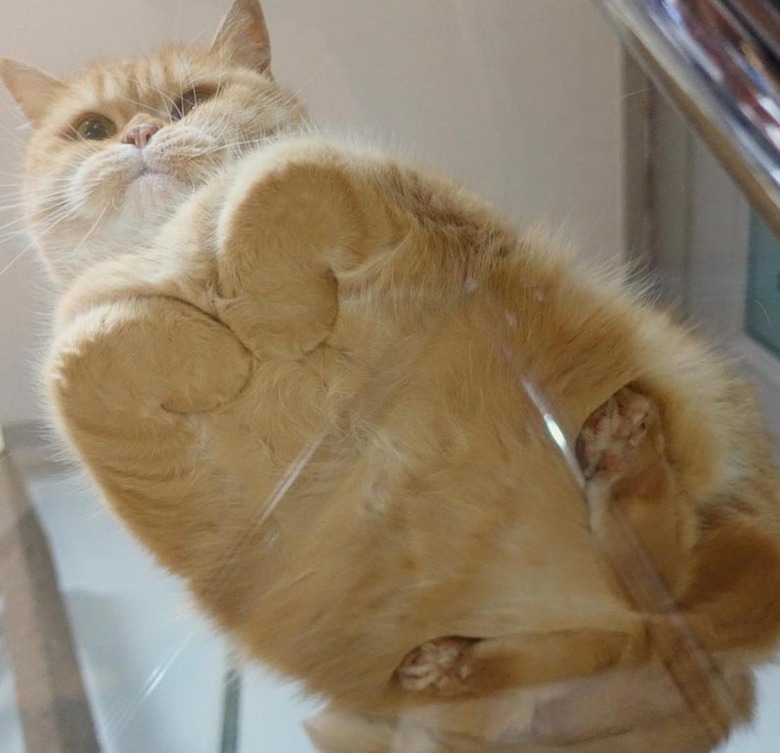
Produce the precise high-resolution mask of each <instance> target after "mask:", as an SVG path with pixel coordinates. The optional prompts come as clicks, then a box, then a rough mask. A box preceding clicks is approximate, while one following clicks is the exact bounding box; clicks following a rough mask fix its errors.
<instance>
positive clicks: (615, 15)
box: [595, 0, 780, 233]
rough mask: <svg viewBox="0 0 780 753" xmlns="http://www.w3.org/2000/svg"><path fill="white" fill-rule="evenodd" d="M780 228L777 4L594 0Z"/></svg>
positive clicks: (724, 0)
mask: <svg viewBox="0 0 780 753" xmlns="http://www.w3.org/2000/svg"><path fill="white" fill-rule="evenodd" d="M595 2H596V4H597V5H598V6H600V7H601V8H602V9H603V10H604V11H605V12H606V14H607V15H608V17H609V18H610V19H611V20H612V22H613V23H614V24H615V26H616V28H617V30H618V33H619V34H620V36H621V38H622V39H623V41H624V43H625V45H626V46H627V47H628V49H629V50H630V51H631V53H632V54H633V55H634V56H635V57H636V59H637V60H638V61H639V62H640V63H641V64H642V66H643V67H644V68H645V69H646V71H647V73H648V74H649V75H650V77H651V78H652V79H654V81H655V82H656V83H657V84H658V85H659V86H660V87H661V89H662V90H663V91H665V92H666V94H667V95H669V96H670V97H671V99H672V100H673V101H674V102H675V103H676V105H677V106H678V107H679V108H680V109H681V110H682V111H683V113H684V114H685V116H686V117H687V119H688V121H689V122H690V123H691V124H692V125H693V126H694V127H695V128H696V129H697V130H698V131H699V133H700V134H701V135H702V136H703V137H704V138H705V139H706V140H707V141H708V142H709V143H710V145H711V146H712V147H713V149H714V151H715V152H716V154H717V155H718V156H719V157H720V159H721V161H722V162H723V163H724V165H725V166H726V168H727V169H728V170H729V171H730V173H731V174H732V176H733V177H734V178H735V179H736V180H737V182H738V183H740V184H741V186H742V187H743V188H744V190H745V191H746V193H747V194H748V197H749V198H750V199H751V201H752V202H753V204H754V205H755V206H756V208H757V209H758V211H759V212H761V214H762V215H763V216H764V217H765V219H766V220H767V222H768V223H769V224H770V225H771V226H772V228H773V229H774V231H775V232H776V233H780V36H778V34H779V33H780V9H779V8H778V5H777V4H776V3H775V2H773V0H595Z"/></svg>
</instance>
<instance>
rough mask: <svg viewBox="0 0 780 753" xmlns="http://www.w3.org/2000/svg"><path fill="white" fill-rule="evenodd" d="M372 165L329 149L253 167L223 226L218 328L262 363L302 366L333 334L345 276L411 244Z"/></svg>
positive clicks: (260, 161) (316, 145) (270, 152)
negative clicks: (277, 360) (402, 243)
mask: <svg viewBox="0 0 780 753" xmlns="http://www.w3.org/2000/svg"><path fill="white" fill-rule="evenodd" d="M377 169H378V168H377V166H376V165H372V164H371V161H370V159H369V158H368V157H364V156H362V155H356V154H355V153H352V152H350V151H347V150H344V149H341V148H339V147H336V146H332V145H330V144H328V143H327V142H325V141H323V140H322V139H313V138H312V139H297V140H290V141H288V142H282V143H280V144H278V145H276V146H274V147H269V148H268V149H266V150H264V151H261V152H259V153H258V154H257V155H255V156H253V157H250V158H249V159H248V160H247V163H246V164H245V165H244V166H243V168H242V169H241V171H240V172H239V174H238V175H237V177H236V179H235V180H234V182H233V186H232V188H231V189H230V191H229V192H228V194H227V196H226V199H225V201H224V204H223V207H222V209H221V212H220V219H219V222H218V226H217V243H218V248H219V252H218V284H217V288H218V290H217V294H218V299H217V307H218V310H219V315H220V318H221V319H222V320H223V321H224V322H225V323H227V325H228V326H229V327H230V328H231V329H232V330H233V331H234V332H235V333H236V334H237V335H238V336H239V338H240V339H241V340H242V342H243V343H244V344H245V345H246V346H247V347H248V348H249V349H250V350H251V351H253V352H254V353H255V354H256V355H258V356H260V357H264V356H268V355H281V356H283V357H290V358H299V357H302V356H303V355H305V354H306V353H308V352H310V351H311V350H313V349H314V348H316V347H317V346H318V345H319V344H321V343H322V342H323V341H325V340H326V338H327V337H328V335H329V334H330V333H331V331H332V329H333V327H334V323H335V321H336V318H337V316H338V310H339V286H340V284H342V282H343V279H342V278H343V276H344V275H345V274H347V273H349V271H350V270H353V269H354V268H355V267H356V266H357V265H358V264H360V262H361V261H363V260H364V259H366V258H367V257H368V256H371V255H372V254H377V253H379V252H381V251H382V250H383V249H388V248H391V247H392V246H393V244H394V243H396V242H397V241H398V238H399V237H401V236H402V235H403V229H402V226H403V218H402V214H401V213H400V212H397V211H394V210H393V208H392V207H391V206H390V205H389V203H388V202H387V201H385V200H384V199H383V197H382V196H381V194H380V192H379V191H378V190H377V187H376V182H375V181H374V180H372V171H373V172H375V171H376V170H377Z"/></svg>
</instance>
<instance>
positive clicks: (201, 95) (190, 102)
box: [171, 88, 213, 120]
mask: <svg viewBox="0 0 780 753" xmlns="http://www.w3.org/2000/svg"><path fill="white" fill-rule="evenodd" d="M212 95H213V92H210V91H209V90H207V89H201V88H195V89H191V90H190V91H188V92H184V94H182V95H181V96H180V97H179V99H177V100H176V101H175V102H174V103H173V106H172V107H171V117H172V118H173V119H174V120H180V119H181V118H183V117H184V116H185V115H188V114H189V113H190V112H192V111H193V110H194V109H195V108H196V107H197V106H198V105H199V104H200V103H201V102H203V101H205V100H207V99H208V98H209V97H211V96H212Z"/></svg>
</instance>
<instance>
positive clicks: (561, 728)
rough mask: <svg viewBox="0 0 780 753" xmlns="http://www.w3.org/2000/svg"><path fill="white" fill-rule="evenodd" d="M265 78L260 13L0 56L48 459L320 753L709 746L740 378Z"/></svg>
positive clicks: (725, 722)
mask: <svg viewBox="0 0 780 753" xmlns="http://www.w3.org/2000/svg"><path fill="white" fill-rule="evenodd" d="M270 63H271V55H270V41H269V35H268V31H267V28H266V25H265V22H264V19H263V14H262V11H261V9H260V7H259V5H257V3H256V2H255V0H235V2H234V4H233V5H232V7H231V9H230V10H229V12H228V14H227V16H226V17H225V20H224V21H223V23H222V25H221V26H220V29H219V31H218V32H217V35H216V37H215V39H214V42H213V43H212V44H211V46H209V47H205V48H200V47H197V46H188V47H174V46H172V47H168V48H166V49H164V50H162V51H161V52H159V53H157V54H154V55H150V56H147V57H144V58H140V59H138V60H132V61H119V62H108V63H98V64H94V65H91V66H89V67H87V68H85V69H84V70H83V71H81V72H79V73H77V74H76V75H75V76H73V77H71V78H70V79H68V80H66V81H60V80H58V79H55V78H53V77H51V76H49V75H48V74H45V73H43V72H41V71H39V70H38V69H36V68H33V67H31V66H29V65H26V64H23V63H19V62H16V61H10V60H3V61H2V62H0V77H2V79H3V81H4V82H5V84H6V86H7V87H8V89H9V90H10V92H11V93H12V95H13V96H14V97H15V99H16V100H17V102H18V103H19V105H20V107H21V109H22V110H23V112H24V113H25V114H26V116H27V118H28V119H29V120H30V122H31V123H32V125H33V131H32V135H31V137H30V141H29V145H28V147H27V161H26V177H25V185H24V189H23V202H24V215H25V218H26V222H27V227H28V229H29V232H30V235H31V236H32V238H33V240H34V242H35V243H36V245H37V246H38V248H39V249H40V251H41V253H42V255H43V257H44V258H45V259H46V261H47V263H48V266H49V268H50V270H51V272H52V275H53V276H54V278H55V279H56V280H58V281H59V282H60V284H61V286H62V294H61V296H60V300H59V303H58V307H57V313H56V317H55V321H54V323H53V334H52V344H51V348H50V353H49V356H48V359H47V362H46V364H45V367H44V383H45V387H46V392H47V397H48V401H49V404H50V406H51V410H52V414H53V415H54V417H55V420H56V421H57V423H58V425H59V427H60V430H61V432H62V434H63V436H64V437H65V438H66V439H67V441H68V442H69V443H70V445H71V446H72V447H73V449H74V450H75V452H76V453H77V455H78V456H79V457H80V459H81V460H82V462H83V463H84V465H85V466H86V468H87V469H88V470H89V472H90V473H91V475H92V476H93V477H94V479H95V480H96V482H97V483H98V484H99V486H100V488H101V489H102V492H103V494H104V496H105V498H106V500H107V502H108V504H109V505H110V506H111V507H112V509H113V510H114V511H115V512H116V513H117V514H118V515H119V517H120V518H121V519H122V520H123V521H124V523H125V524H126V525H127V526H128V527H129V528H130V530H131V531H132V532H133V533H134V534H135V535H136V536H137V537H138V538H139V539H140V540H141V541H142V542H143V543H144V544H145V545H146V546H147V547H148V549H149V550H150V551H151V552H152V553H153V554H154V556H155V557H156V558H157V560H158V561H159V562H160V563H161V564H162V565H163V566H165V567H166V568H168V569H170V570H171V571H173V572H175V573H177V574H178V575H179V576H181V577H182V578H183V580H184V581H185V582H186V584H187V586H188V587H189V589H190V591H191V593H192V594H193V595H194V597H195V599H196V600H197V601H198V603H199V604H200V606H201V607H202V608H203V609H204V611H206V612H207V613H208V614H209V615H210V616H211V617H212V619H213V620H214V621H215V622H216V624H217V625H219V626H220V627H221V628H222V629H224V630H225V631H226V632H227V633H228V634H229V635H230V636H231V637H232V638H233V639H234V640H235V641H236V642H237V644H238V645H240V646H241V647H242V648H243V649H244V650H245V651H246V652H247V653H248V655H249V656H250V657H252V658H254V659H257V660H259V661H262V662H264V663H265V664H267V665H268V666H270V667H271V668H272V669H274V670H276V671H278V672H279V673H281V674H282V675H284V676H286V677H291V678H295V679H296V680H298V681H300V683H301V684H302V687H303V688H304V689H305V690H306V691H308V692H309V693H311V694H313V695H316V696H319V697H322V698H324V699H326V700H327V701H328V703H329V711H328V712H327V713H326V714H325V715H324V716H323V717H321V718H320V720H319V721H318V722H315V723H314V724H313V725H312V727H311V735H312V738H313V739H314V740H315V741H317V744H318V745H319V746H320V747H321V749H322V750H339V751H347V750H355V751H368V750H372V751H373V750H388V751H389V750H398V749H399V748H397V747H394V746H397V744H398V736H399V735H401V736H402V737H403V735H407V736H408V734H409V729H411V727H409V726H408V725H409V724H411V725H412V727H414V729H416V730H418V731H419V730H423V731H422V732H420V734H422V735H423V736H424V737H425V742H424V743H420V746H423V747H421V748H420V749H425V750H451V749H457V750H475V751H476V750H486V749H487V747H489V746H491V745H492V746H494V747H495V749H496V750H499V749H500V750H517V751H532V750H537V747H535V746H537V745H538V746H541V747H540V748H538V749H542V748H543V749H545V750H554V749H555V748H556V746H564V745H565V746H569V747H566V749H567V750H577V751H582V752H583V753H584V752H585V751H591V752H595V751H615V752H616V753H619V752H620V751H633V752H637V751H639V752H640V753H641V751H644V750H647V751H650V750H653V751H655V750H656V749H658V748H661V749H663V750H666V751H672V750H679V751H680V752H681V753H693V751H705V750H710V749H711V748H712V747H714V746H715V745H716V744H718V742H720V741H721V740H723V739H725V737H726V736H727V735H728V734H729V731H730V730H731V728H732V727H733V726H734V725H735V724H737V723H739V722H742V721H745V720H746V719H748V718H749V716H750V714H751V711H752V708H753V705H754V701H753V695H752V667H753V666H755V665H756V664H757V663H759V662H761V661H764V660H766V659H767V658H769V657H770V656H771V655H772V653H773V651H774V650H775V649H776V647H777V644H778V638H780V505H778V488H780V487H778V477H777V473H776V470H775V467H774V465H773V461H772V459H771V449H770V442H769V438H768V436H767V433H766V431H765V429H764V428H763V422H762V420H761V416H760V414H759V411H758V409H757V408H756V406H755V404H754V401H753V398H752V396H751V393H750V390H749V389H748V388H747V387H746V386H745V385H744V384H742V383H741V382H740V381H739V380H738V379H736V378H735V377H734V376H733V375H732V374H731V372H730V371H729V369H728V367H727V365H726V364H725V362H724V360H723V359H721V358H720V357H718V356H717V355H716V354H714V353H713V352H712V351H711V349H710V348H708V347H707V346H706V345H705V344H703V343H701V342H699V341H698V340H697V339H696V338H695V337H694V336H692V335H691V334H690V333H688V332H687V331H686V330H685V329H684V328H682V327H680V326H678V325H676V324H675V323H674V322H673V321H672V319H671V317H670V316H668V315H667V314H665V313H663V312H660V311H658V310H656V309H654V308H653V307H652V306H651V305H650V304H648V303H646V302H643V301H642V299H641V297H639V296H637V295H635V294H633V293H632V292H631V290H630V289H629V287H628V286H626V285H625V284H624V283H623V282H622V281H621V280H620V279H619V278H618V277H616V276H614V275H613V276H603V275H599V274H597V273H596V272H595V271H594V270H591V269H588V268H586V267H585V266H584V265H583V264H582V263H581V262H580V261H579V260H577V259H576V258H575V257H574V256H573V255H572V254H571V253H569V252H566V251H563V250H561V249H559V248H556V246H555V244H554V243H551V242H549V241H547V240H545V239H544V238H542V237H540V236H539V235H538V234H533V233H527V232H526V233H523V232H520V231H518V230H516V229H515V228H514V227H512V226H511V224H509V223H507V222H505V221H504V220H503V219H502V218H501V217H499V216H498V214H497V213H496V211H495V210H494V209H493V208H492V207H491V206H489V205H488V204H487V203H486V202H484V201H482V200H481V199H479V198H477V197H475V196H473V195H471V194H470V193H468V192H467V191H465V190H464V189H463V188H461V187H460V186H457V185H455V184H453V183H452V182H450V181H448V180H447V179H445V178H443V177H440V176H438V175H434V174H432V173H429V172H425V171H422V170H420V169H419V168H417V167H415V166H412V165H409V164H406V163H404V162H401V161H399V160H396V159H394V158H393V157H391V156H389V155H387V154H385V153H383V152H382V151H380V150H376V149H373V148H371V147H368V146H366V145H363V144H359V143H355V142H354V141H347V140H343V139H339V138H334V137H330V136H328V135H325V134H324V133H322V132H320V131H319V130H318V129H317V128H316V126H315V125H314V124H312V123H311V122H310V120H309V118H308V116H307V114H306V111H305V109H304V107H303V105H302V104H301V103H299V101H298V100H297V98H296V97H295V96H293V95H292V94H291V93H290V92H288V91H286V90H285V89H284V88H283V87H281V86H280V85H279V84H278V83H277V82H276V80H275V78H274V77H273V76H272V75H271V69H270ZM594 682H597V683H602V684H601V685H600V686H598V687H600V688H601V693H602V695H601V696H599V698H600V699H602V698H605V697H610V696H609V695H608V694H609V693H612V696H611V697H612V698H614V699H615V703H616V704H620V703H625V704H627V705H628V706H630V707H631V708H632V709H634V711H633V712H631V713H632V714H633V716H631V715H630V714H628V713H627V712H626V713H622V712H621V711H620V708H618V709H617V710H616V709H615V708H602V707H599V708H593V702H592V698H593V691H592V688H593V685H592V684H591V683H594ZM670 683H671V684H670ZM556 684H560V685H559V687H564V688H570V689H571V692H570V693H568V694H564V695H555V694H553V695H551V696H550V695H547V696H545V695H544V693H541V691H540V688H550V687H555V686H556ZM670 688H671V690H670ZM661 695H662V696H663V697H659V696H661ZM607 705H608V704H607ZM602 706H603V704H602ZM583 714H585V717H586V718H584V719H583V718H581V717H582V715H583ZM410 720H411V721H410ZM405 725H406V726H405ZM404 730H405V731H404ZM426 730H427V731H426ZM518 730H519V732H518ZM429 732H430V735H429ZM415 734H417V733H416V732H415ZM431 735H432V737H431ZM513 736H514V737H513ZM599 736H601V738H600V737H599ZM590 737H593V738H597V739H596V741H595V742H593V741H589V740H588V739H587V738H590ZM410 739H411V738H410ZM414 744H416V743H414ZM412 745H413V743H411V742H410V743H408V746H407V747H406V748H405V749H407V750H413V749H414V748H413V747H411V746H412ZM424 746H428V747H424ZM437 746H438V747H437ZM573 746H576V747H573ZM491 749H493V748H491Z"/></svg>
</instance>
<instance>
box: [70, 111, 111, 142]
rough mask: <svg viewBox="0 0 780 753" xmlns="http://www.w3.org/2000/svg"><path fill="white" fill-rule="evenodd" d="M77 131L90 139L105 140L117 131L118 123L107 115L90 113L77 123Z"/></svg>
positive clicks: (81, 135)
mask: <svg viewBox="0 0 780 753" xmlns="http://www.w3.org/2000/svg"><path fill="white" fill-rule="evenodd" d="M74 130H75V131H76V133H77V134H78V135H79V136H80V137H81V138H82V139H87V140H88V141H104V140H105V139H110V138H111V137H112V136H113V135H114V134H115V133H116V125H115V124H114V121H113V120H111V118H107V117H106V116H105V115H88V116H87V117H86V118H83V119H82V120H81V121H79V123H78V124H77V125H76V127H75V129H74Z"/></svg>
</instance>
